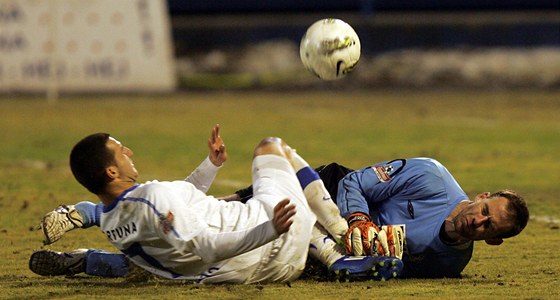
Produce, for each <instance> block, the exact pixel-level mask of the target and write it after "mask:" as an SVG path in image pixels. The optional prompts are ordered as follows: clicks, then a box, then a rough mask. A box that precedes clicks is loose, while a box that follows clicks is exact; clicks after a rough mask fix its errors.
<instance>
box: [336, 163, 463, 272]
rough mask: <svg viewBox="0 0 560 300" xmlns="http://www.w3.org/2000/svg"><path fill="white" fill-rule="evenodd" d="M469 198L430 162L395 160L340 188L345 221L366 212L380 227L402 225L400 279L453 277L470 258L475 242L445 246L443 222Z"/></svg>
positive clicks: (353, 175)
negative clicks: (403, 249)
mask: <svg viewBox="0 0 560 300" xmlns="http://www.w3.org/2000/svg"><path fill="white" fill-rule="evenodd" d="M467 199H468V197H467V195H466V194H465V192H464V191H463V190H462V189H461V187H460V186H459V184H458V183H457V181H456V180H455V179H454V178H453V176H452V175H451V174H450V173H449V171H448V170H447V169H446V168H445V167H444V166H443V165H442V164H441V163H439V162H438V161H436V160H434V159H430V158H412V159H397V160H393V161H386V162H382V163H379V164H375V165H373V166H369V167H365V168H363V169H360V170H357V171H354V172H352V173H349V174H348V175H346V176H345V177H344V178H343V179H342V180H341V181H340V182H339V185H338V195H337V205H338V207H339V209H340V212H341V214H342V216H343V217H345V218H346V217H348V216H349V215H350V214H352V213H355V212H362V213H367V214H368V215H370V216H371V218H372V221H373V222H374V223H376V224H377V225H379V226H380V227H381V226H382V225H393V224H395V225H396V224H405V225H406V248H405V253H404V255H403V262H404V264H405V269H404V272H403V276H404V277H409V276H413V277H456V276H459V275H460V273H461V271H462V270H463V269H464V268H465V266H466V265H467V263H468V262H469V260H470V258H471V256H472V250H473V243H472V242H471V243H468V244H463V245H461V246H449V245H447V244H444V243H443V241H442V240H441V239H440V236H439V233H440V229H441V226H442V224H443V222H444V221H445V219H446V217H447V216H448V215H449V214H450V213H451V211H452V210H453V209H454V208H455V207H456V206H457V205H458V204H459V203H460V202H461V201H462V200H467Z"/></svg>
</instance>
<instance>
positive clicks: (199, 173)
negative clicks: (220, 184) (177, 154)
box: [185, 157, 220, 193]
mask: <svg viewBox="0 0 560 300" xmlns="http://www.w3.org/2000/svg"><path fill="white" fill-rule="evenodd" d="M219 169H220V167H216V166H215V165H214V164H213V163H212V162H211V161H210V158H208V157H206V159H204V160H203V161H202V163H200V165H199V166H198V167H197V168H196V169H194V171H193V172H192V173H191V174H190V175H189V176H187V178H185V181H186V182H190V183H192V184H193V185H194V186H195V187H196V188H197V189H199V190H201V191H203V192H204V193H206V192H208V190H209V189H210V186H211V185H212V182H213V181H214V179H215V178H216V175H217V174H218V170H219Z"/></svg>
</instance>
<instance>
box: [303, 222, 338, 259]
mask: <svg viewBox="0 0 560 300" xmlns="http://www.w3.org/2000/svg"><path fill="white" fill-rule="evenodd" d="M344 253H345V252H344V249H342V247H341V246H340V245H339V244H337V243H336V242H335V241H334V240H333V239H332V238H331V237H330V236H329V235H328V233H327V231H326V230H325V229H324V228H323V227H322V226H321V225H319V224H318V223H315V226H313V230H312V232H311V242H310V245H309V254H311V255H312V256H313V257H314V258H316V259H317V260H319V261H320V262H321V263H323V264H324V265H326V266H327V267H330V266H331V265H332V264H334V263H335V262H336V261H337V260H339V259H341V258H342V257H344V255H345V254H344Z"/></svg>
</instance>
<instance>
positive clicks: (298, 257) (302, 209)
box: [247, 155, 316, 283]
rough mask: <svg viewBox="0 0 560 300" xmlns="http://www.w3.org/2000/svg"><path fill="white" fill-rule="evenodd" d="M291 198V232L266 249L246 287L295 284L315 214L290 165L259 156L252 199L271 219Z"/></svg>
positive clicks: (277, 159) (279, 159)
mask: <svg viewBox="0 0 560 300" xmlns="http://www.w3.org/2000/svg"><path fill="white" fill-rule="evenodd" d="M285 198H289V199H290V202H291V203H292V204H294V205H295V206H296V214H295V216H294V217H293V221H294V222H293V224H292V226H291V227H290V230H289V231H288V232H287V233H285V234H282V235H281V236H280V237H279V238H278V239H276V240H274V241H272V242H271V243H269V244H267V245H266V246H267V247H262V248H263V251H264V252H263V253H262V260H261V263H260V265H259V266H258V267H257V269H256V271H255V273H254V274H253V276H252V277H251V278H249V280H248V282H247V283H251V282H266V281H275V282H279V281H280V282H281V281H290V280H294V279H296V278H297V277H299V275H300V274H301V272H303V269H304V268H305V263H306V260H307V253H308V251H309V242H310V239H311V231H312V228H313V226H314V224H315V221H316V217H315V214H313V212H312V211H311V209H310V208H309V205H308V203H307V200H306V198H305V196H304V194H303V191H302V189H301V186H300V183H299V181H298V179H297V177H296V174H295V171H294V169H293V168H292V166H291V164H290V163H289V162H288V161H287V160H286V159H285V158H283V157H280V156H277V155H260V156H257V157H255V159H254V160H253V198H252V199H251V200H249V201H259V202H260V203H262V205H263V207H264V208H265V210H266V211H267V213H268V215H269V218H270V219H272V216H273V214H274V207H275V206H276V204H278V202H279V201H281V200H283V199H285Z"/></svg>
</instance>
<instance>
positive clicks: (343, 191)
mask: <svg viewBox="0 0 560 300" xmlns="http://www.w3.org/2000/svg"><path fill="white" fill-rule="evenodd" d="M363 178H364V176H363V174H362V171H361V170H360V171H354V172H352V173H350V174H348V175H347V176H345V177H344V178H343V179H342V180H341V181H340V182H339V183H338V194H337V197H336V202H337V205H338V209H339V210H340V214H341V215H342V217H344V218H348V216H349V215H351V214H353V213H356V212H361V213H364V214H367V215H369V206H368V202H367V198H366V195H365V191H364V189H363V185H364V184H368V183H367V182H363Z"/></svg>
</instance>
